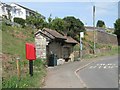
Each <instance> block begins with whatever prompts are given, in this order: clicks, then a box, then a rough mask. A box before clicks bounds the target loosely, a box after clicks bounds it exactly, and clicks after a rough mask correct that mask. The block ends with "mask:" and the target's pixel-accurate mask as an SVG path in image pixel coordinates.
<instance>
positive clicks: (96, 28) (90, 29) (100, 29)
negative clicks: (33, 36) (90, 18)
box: [85, 26, 106, 31]
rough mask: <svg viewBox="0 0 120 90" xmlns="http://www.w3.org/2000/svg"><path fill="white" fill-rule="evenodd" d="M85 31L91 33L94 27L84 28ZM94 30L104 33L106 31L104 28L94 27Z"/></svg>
mask: <svg viewBox="0 0 120 90" xmlns="http://www.w3.org/2000/svg"><path fill="white" fill-rule="evenodd" d="M85 29H86V31H93V30H94V27H92V26H85ZM95 30H98V31H105V30H106V29H105V28H102V27H95Z"/></svg>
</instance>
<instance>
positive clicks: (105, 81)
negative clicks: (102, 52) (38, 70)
mask: <svg viewBox="0 0 120 90" xmlns="http://www.w3.org/2000/svg"><path fill="white" fill-rule="evenodd" d="M117 64H118V58H117V56H111V57H101V58H96V59H91V60H83V61H75V62H69V63H66V64H64V65H61V66H56V67H49V68H48V70H47V71H48V74H47V77H46V79H45V85H44V87H43V88H84V87H87V88H117V87H118V65H117Z"/></svg>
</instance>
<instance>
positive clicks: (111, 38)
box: [97, 31, 118, 45]
mask: <svg viewBox="0 0 120 90" xmlns="http://www.w3.org/2000/svg"><path fill="white" fill-rule="evenodd" d="M97 42H98V43H102V44H112V45H117V44H118V41H117V36H116V35H113V34H108V33H106V32H101V31H98V32H97Z"/></svg>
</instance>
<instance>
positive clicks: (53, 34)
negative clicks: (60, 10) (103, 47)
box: [35, 28, 78, 44]
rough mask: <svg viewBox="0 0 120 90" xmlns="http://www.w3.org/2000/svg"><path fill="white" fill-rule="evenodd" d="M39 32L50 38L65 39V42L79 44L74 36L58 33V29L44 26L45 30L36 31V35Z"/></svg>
mask: <svg viewBox="0 0 120 90" xmlns="http://www.w3.org/2000/svg"><path fill="white" fill-rule="evenodd" d="M45 31H46V32H45ZM39 33H41V34H42V35H44V36H46V37H48V38H50V39H61V40H62V41H64V42H65V43H68V44H77V43H78V42H77V41H76V40H75V39H73V38H72V37H70V36H63V35H62V34H60V33H58V32H57V31H55V30H51V29H48V28H43V30H39V31H37V32H36V33H35V35H37V34H39Z"/></svg>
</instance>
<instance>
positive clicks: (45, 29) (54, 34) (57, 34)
mask: <svg viewBox="0 0 120 90" xmlns="http://www.w3.org/2000/svg"><path fill="white" fill-rule="evenodd" d="M44 31H46V32H48V33H49V34H51V35H52V36H54V37H55V38H58V39H64V40H66V38H65V37H64V36H63V35H61V34H60V33H58V32H57V31H56V30H51V29H48V28H43V32H44ZM46 34H47V33H46Z"/></svg>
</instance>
